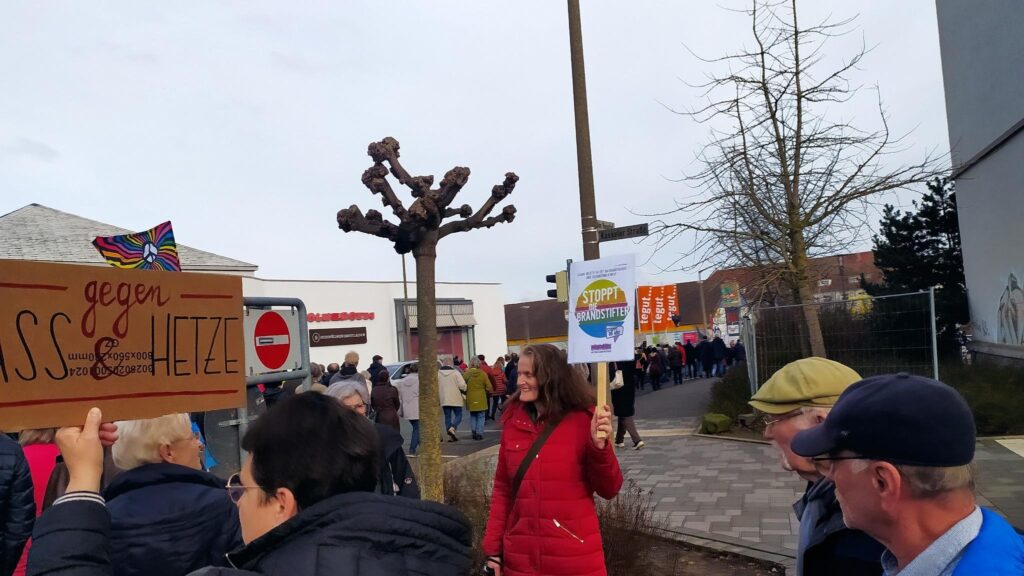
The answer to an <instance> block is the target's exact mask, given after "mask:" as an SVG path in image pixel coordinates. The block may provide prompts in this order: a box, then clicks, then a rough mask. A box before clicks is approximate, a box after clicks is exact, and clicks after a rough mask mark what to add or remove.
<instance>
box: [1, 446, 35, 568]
mask: <svg viewBox="0 0 1024 576" xmlns="http://www.w3.org/2000/svg"><path fill="white" fill-rule="evenodd" d="M35 520H36V502H35V497H34V496H33V494H32V475H31V474H30V473H29V471H28V461H27V460H25V453H24V452H22V451H21V446H18V443H17V442H15V441H14V440H11V439H10V438H8V437H7V435H6V434H0V576H6V575H8V574H10V573H11V572H14V569H15V567H17V566H18V560H19V559H20V558H21V550H22V548H24V547H25V541H26V540H28V537H29V536H31V535H32V524H33V523H35Z"/></svg>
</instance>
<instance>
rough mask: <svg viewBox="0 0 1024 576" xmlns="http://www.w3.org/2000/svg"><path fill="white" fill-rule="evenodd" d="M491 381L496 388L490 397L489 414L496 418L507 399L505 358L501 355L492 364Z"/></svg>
mask: <svg viewBox="0 0 1024 576" xmlns="http://www.w3.org/2000/svg"><path fill="white" fill-rule="evenodd" d="M491 383H492V384H493V385H494V390H493V391H492V392H491V393H490V398H488V401H489V402H490V405H489V406H488V410H487V416H488V419H490V420H494V418H495V417H496V416H497V415H498V408H500V407H501V404H502V402H504V401H505V359H504V358H502V357H501V356H498V359H497V360H495V361H494V364H492V365H491Z"/></svg>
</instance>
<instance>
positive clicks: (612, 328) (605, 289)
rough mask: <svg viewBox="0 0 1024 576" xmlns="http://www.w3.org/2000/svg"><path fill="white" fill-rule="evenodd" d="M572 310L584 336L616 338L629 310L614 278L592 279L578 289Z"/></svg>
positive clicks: (620, 331) (620, 332)
mask: <svg viewBox="0 0 1024 576" xmlns="http://www.w3.org/2000/svg"><path fill="white" fill-rule="evenodd" d="M573 313H574V314H575V315H576V320H577V321H578V322H579V325H580V329H582V330H583V331H584V332H585V333H586V334H587V335H588V336H593V337H594V338H613V339H618V337H619V336H621V335H622V330H623V324H624V323H625V322H626V316H627V315H628V314H629V302H628V301H627V300H626V293H625V292H624V291H623V290H622V289H621V288H619V286H618V284H616V283H615V282H612V281H611V280H607V279H601V280H595V281H593V282H591V283H590V284H589V285H587V287H586V288H584V289H583V292H581V293H580V296H579V298H577V299H576V308H575V310H574V312H573Z"/></svg>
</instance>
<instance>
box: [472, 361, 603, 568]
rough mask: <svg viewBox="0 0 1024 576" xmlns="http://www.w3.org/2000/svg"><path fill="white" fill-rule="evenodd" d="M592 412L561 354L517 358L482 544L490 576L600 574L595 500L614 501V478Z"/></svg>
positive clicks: (587, 391)
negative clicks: (514, 384)
mask: <svg viewBox="0 0 1024 576" xmlns="http://www.w3.org/2000/svg"><path fill="white" fill-rule="evenodd" d="M594 405H595V399H594V393H593V391H592V390H591V387H590V385H589V384H588V383H587V382H586V381H585V380H584V379H583V377H582V376H581V375H580V373H579V372H578V371H576V370H574V369H573V368H572V367H570V366H569V364H568V362H567V361H566V355H565V352H564V351H562V350H559V349H558V348H556V347H554V346H552V345H550V344H539V345H530V346H527V347H526V348H524V349H523V353H522V355H521V356H520V358H519V391H518V392H517V393H516V396H514V397H513V398H511V399H510V400H509V406H508V407H507V408H506V409H505V413H504V414H503V415H502V423H503V428H502V433H501V445H500V448H499V449H498V465H497V470H496V471H495V473H494V490H493V494H492V497H491V506H490V512H489V514H488V518H487V528H486V530H485V532H484V537H483V551H484V554H486V555H487V565H488V567H489V568H491V569H492V570H494V572H495V574H497V575H498V576H521V575H527V574H544V575H547V576H561V575H570V574H571V575H593V576H603V575H604V574H606V568H605V563H604V547H603V545H602V542H601V530H600V528H599V526H598V519H597V513H596V511H595V507H594V494H595V493H597V495H599V496H601V497H602V498H605V499H611V498H614V497H615V495H616V494H618V493H619V489H620V488H621V487H622V471H621V470H620V469H619V462H618V460H617V459H616V457H615V452H614V449H613V448H612V446H611V442H610V436H611V433H612V425H611V411H610V410H609V408H608V406H601V407H600V408H599V409H598V410H596V411H595V410H594ZM542 446H543V449H542ZM609 545H614V543H609Z"/></svg>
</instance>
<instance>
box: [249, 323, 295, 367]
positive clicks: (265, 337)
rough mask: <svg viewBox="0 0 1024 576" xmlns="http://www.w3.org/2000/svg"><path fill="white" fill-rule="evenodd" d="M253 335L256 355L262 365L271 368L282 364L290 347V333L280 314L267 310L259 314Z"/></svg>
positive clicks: (286, 358)
mask: <svg viewBox="0 0 1024 576" xmlns="http://www.w3.org/2000/svg"><path fill="white" fill-rule="evenodd" d="M253 337H254V338H255V339H256V341H255V342H254V344H255V345H256V356H257V357H259V359H260V362H262V363H263V365H264V366H266V367H267V368H270V369H271V370H277V369H279V368H280V367H281V366H284V363H285V360H288V349H289V348H290V347H291V335H290V334H289V333H288V324H286V323H285V321H284V318H282V317H281V315H280V314H278V313H277V312H267V313H266V314H263V315H262V316H260V319H259V320H257V321H256V330H255V332H253Z"/></svg>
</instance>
